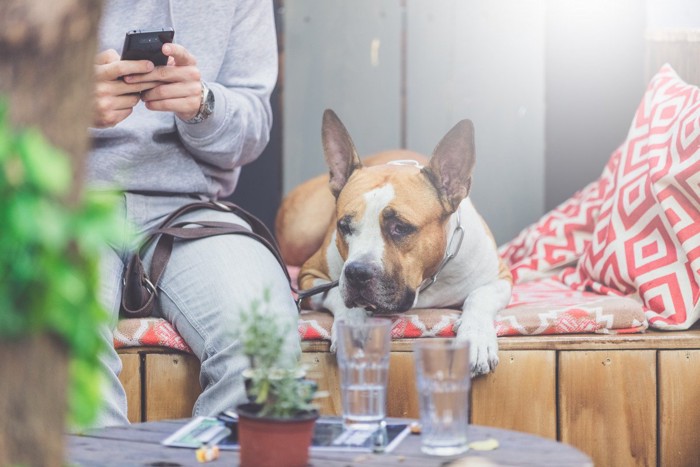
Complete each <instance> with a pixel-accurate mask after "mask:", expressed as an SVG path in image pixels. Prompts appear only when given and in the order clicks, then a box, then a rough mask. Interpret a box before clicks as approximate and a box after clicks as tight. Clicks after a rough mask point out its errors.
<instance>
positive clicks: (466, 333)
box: [457, 317, 498, 376]
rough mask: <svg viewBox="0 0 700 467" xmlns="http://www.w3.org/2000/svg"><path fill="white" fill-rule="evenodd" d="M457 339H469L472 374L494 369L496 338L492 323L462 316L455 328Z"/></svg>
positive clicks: (481, 373)
mask: <svg viewBox="0 0 700 467" xmlns="http://www.w3.org/2000/svg"><path fill="white" fill-rule="evenodd" d="M457 339H459V340H467V341H469V362H470V364H471V373H472V376H478V375H484V374H486V373H490V372H492V371H493V370H495V369H496V366H497V365H498V340H497V338H496V329H495V328H494V327H493V324H490V325H489V324H487V323H482V322H480V321H476V320H473V319H468V318H466V317H463V318H462V320H461V321H460V322H459V327H458V328H457Z"/></svg>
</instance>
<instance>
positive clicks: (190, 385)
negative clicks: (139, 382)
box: [144, 353, 202, 421]
mask: <svg viewBox="0 0 700 467" xmlns="http://www.w3.org/2000/svg"><path fill="white" fill-rule="evenodd" d="M144 365H145V372H144V379H145V381H144V384H145V388H146V394H145V400H144V404H145V417H144V418H145V420H147V421H150V420H161V419H164V418H181V417H191V416H192V407H193V406H194V403H195V401H196V400H197V397H198V396H199V394H200V393H201V392H202V390H201V388H200V387H199V360H197V357H195V356H194V355H191V354H184V353H177V354H147V355H146V356H145V361H144Z"/></svg>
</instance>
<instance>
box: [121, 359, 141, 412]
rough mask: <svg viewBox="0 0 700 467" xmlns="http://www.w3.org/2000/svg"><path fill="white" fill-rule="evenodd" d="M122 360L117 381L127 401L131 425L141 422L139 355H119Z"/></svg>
mask: <svg viewBox="0 0 700 467" xmlns="http://www.w3.org/2000/svg"><path fill="white" fill-rule="evenodd" d="M119 358H121V360H122V372H121V373H120V374H119V381H121V383H122V386H124V391H125V392H126V400H127V407H126V409H127V413H126V415H127V418H128V419H129V421H130V422H131V423H139V422H141V421H143V420H141V404H142V401H141V355H140V354H138V353H124V354H120V355H119Z"/></svg>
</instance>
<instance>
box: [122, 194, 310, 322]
mask: <svg viewBox="0 0 700 467" xmlns="http://www.w3.org/2000/svg"><path fill="white" fill-rule="evenodd" d="M200 209H214V210H218V211H224V212H232V213H234V214H236V215H238V216H239V217H241V218H242V219H243V220H245V221H246V222H247V223H248V224H249V225H250V226H251V229H252V231H250V230H248V229H246V228H245V227H243V226H241V225H238V224H234V223H230V222H217V221H185V222H175V221H176V220H177V219H178V218H179V217H181V216H183V215H184V214H187V213H189V212H193V211H197V210H200ZM216 235H245V236H247V237H250V238H253V239H255V240H257V241H259V242H260V243H262V244H263V245H264V246H265V247H266V248H267V249H268V250H269V251H270V252H271V253H272V254H273V256H274V257H275V259H276V260H277V262H278V263H279V264H280V266H281V267H282V270H283V271H284V274H285V275H286V276H287V281H288V282H289V287H290V289H291V290H292V291H294V292H296V289H295V288H294V286H293V284H292V280H291V277H290V276H289V272H288V271H287V266H286V265H285V263H284V260H283V259H282V255H281V254H280V252H279V247H278V245H277V242H276V241H275V239H274V237H273V236H272V234H271V233H270V231H269V230H268V228H267V227H266V226H265V224H263V223H262V221H260V219H258V218H257V217H255V216H254V215H252V214H250V213H249V212H248V211H246V210H245V209H243V208H241V207H240V206H237V205H236V204H234V203H231V202H228V201H198V202H194V203H190V204H187V205H185V206H182V207H181V208H179V209H177V210H176V211H174V212H172V213H171V214H170V215H169V216H168V217H167V218H166V219H165V220H164V221H163V222H161V224H160V225H159V226H158V227H157V228H156V229H154V230H152V231H151V232H149V234H148V236H147V238H146V240H145V241H144V243H143V245H142V246H141V248H139V250H138V251H137V252H136V253H135V254H134V255H133V256H132V257H131V258H130V260H129V263H128V264H127V267H126V270H125V273H124V278H123V290H122V300H121V312H122V314H123V315H125V316H127V317H146V316H149V315H150V314H151V312H152V311H153V307H154V305H155V298H156V296H157V294H158V292H157V290H158V283H159V282H160V279H161V277H162V275H163V272H164V271H165V266H166V265H167V264H168V260H169V259H170V255H171V253H172V249H173V244H174V242H175V240H176V239H177V240H179V241H189V240H197V239H200V238H206V237H212V236H216ZM153 241H155V242H156V246H155V249H154V251H153V258H152V260H151V267H150V270H149V272H148V274H146V271H145V270H144V267H143V263H142V260H141V256H142V255H143V253H144V252H145V251H146V249H147V248H148V247H149V245H150V244H151V243H152V242H153Z"/></svg>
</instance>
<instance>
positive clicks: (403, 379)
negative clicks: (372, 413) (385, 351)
mask: <svg viewBox="0 0 700 467" xmlns="http://www.w3.org/2000/svg"><path fill="white" fill-rule="evenodd" d="M418 404H419V401H418V390H417V388H416V369H415V366H414V363H413V353H412V352H392V353H391V358H390V360H389V384H388V385H387V416H389V417H398V418H418V417H419V415H420V413H419V406H418Z"/></svg>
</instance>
